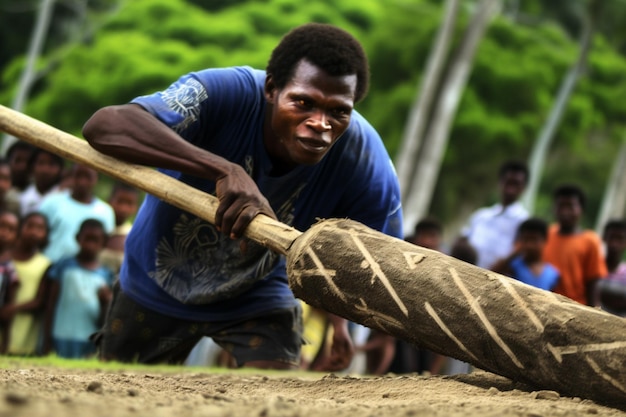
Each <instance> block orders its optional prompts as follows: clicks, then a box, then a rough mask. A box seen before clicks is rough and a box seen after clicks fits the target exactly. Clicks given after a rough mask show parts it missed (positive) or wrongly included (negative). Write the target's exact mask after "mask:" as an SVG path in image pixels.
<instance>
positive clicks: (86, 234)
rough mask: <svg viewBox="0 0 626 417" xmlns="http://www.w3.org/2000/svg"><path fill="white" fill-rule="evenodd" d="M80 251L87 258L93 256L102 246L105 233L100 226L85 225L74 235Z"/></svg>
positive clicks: (104, 241)
mask: <svg viewBox="0 0 626 417" xmlns="http://www.w3.org/2000/svg"><path fill="white" fill-rule="evenodd" d="M76 240H77V241H78V245H79V246H80V251H81V252H82V254H83V255H84V256H86V257H88V258H95V257H96V256H98V253H100V251H101V250H102V249H103V248H104V245H105V243H106V234H105V232H104V230H102V229H101V228H100V227H85V228H84V229H83V230H82V231H81V232H80V233H78V235H77V236H76Z"/></svg>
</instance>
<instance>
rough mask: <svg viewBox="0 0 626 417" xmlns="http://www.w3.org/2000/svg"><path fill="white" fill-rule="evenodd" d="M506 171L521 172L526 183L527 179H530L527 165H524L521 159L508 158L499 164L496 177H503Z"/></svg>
mask: <svg viewBox="0 0 626 417" xmlns="http://www.w3.org/2000/svg"><path fill="white" fill-rule="evenodd" d="M507 172H523V173H524V178H526V183H528V180H529V179H530V172H529V171H528V165H526V162H523V161H518V160H510V161H506V162H504V163H503V164H502V165H500V169H499V170H498V178H503V177H504V175H505V174H506V173H507Z"/></svg>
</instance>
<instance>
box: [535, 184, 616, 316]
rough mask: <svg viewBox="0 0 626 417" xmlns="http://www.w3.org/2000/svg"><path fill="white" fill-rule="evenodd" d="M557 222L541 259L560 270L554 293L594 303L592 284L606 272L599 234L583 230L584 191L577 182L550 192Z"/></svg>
mask: <svg viewBox="0 0 626 417" xmlns="http://www.w3.org/2000/svg"><path fill="white" fill-rule="evenodd" d="M553 199H554V210H555V215H556V219H557V224H555V225H552V226H551V227H550V230H549V231H548V241H547V243H546V246H545V247H544V252H543V254H544V259H545V261H546V262H549V263H551V264H552V265H554V266H555V267H556V268H557V269H558V270H559V271H560V272H561V279H560V281H559V284H558V285H557V286H556V288H555V289H554V291H555V292H557V293H559V294H562V295H565V296H567V297H569V298H571V299H572V300H575V301H578V302H579V303H581V304H587V305H594V287H595V285H596V283H597V281H598V280H599V279H602V278H605V277H606V275H607V269H606V265H605V263H604V256H603V255H602V246H601V241H600V237H599V236H598V235H597V234H596V233H595V232H593V231H592V230H583V229H582V228H581V226H580V220H581V217H582V213H583V211H584V208H585V193H584V192H583V191H582V189H581V188H580V187H578V186H576V185H569V184H568V185H561V186H560V187H558V188H556V189H555V190H554V193H553Z"/></svg>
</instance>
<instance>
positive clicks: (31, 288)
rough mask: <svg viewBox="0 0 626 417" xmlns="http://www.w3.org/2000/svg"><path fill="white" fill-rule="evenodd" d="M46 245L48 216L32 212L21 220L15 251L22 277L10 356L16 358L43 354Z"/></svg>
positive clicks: (17, 297) (15, 260)
mask: <svg viewBox="0 0 626 417" xmlns="http://www.w3.org/2000/svg"><path fill="white" fill-rule="evenodd" d="M47 244H48V222H47V220H46V217H45V216H44V215H43V214H41V213H37V212H32V213H29V214H27V215H26V216H25V217H24V218H22V219H21V221H20V227H19V232H18V236H17V243H16V244H15V249H14V250H13V262H14V264H15V269H16V271H17V274H18V276H19V277H20V287H19V289H18V291H17V295H16V298H15V305H14V307H13V312H14V313H15V317H14V319H13V325H12V327H11V343H10V344H9V353H10V354H13V355H28V356H32V355H36V354H39V353H41V349H40V348H41V346H40V342H41V337H42V331H43V327H42V312H43V310H44V307H45V302H46V295H47V292H46V290H47V287H46V285H45V284H46V281H45V280H44V279H43V277H44V275H45V272H46V270H47V269H48V267H49V266H50V260H49V259H48V258H46V257H45V256H44V255H43V254H42V253H41V251H42V250H43V249H44V248H45V247H46V245H47Z"/></svg>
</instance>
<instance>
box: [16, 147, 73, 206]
mask: <svg viewBox="0 0 626 417" xmlns="http://www.w3.org/2000/svg"><path fill="white" fill-rule="evenodd" d="M64 165H65V162H64V160H63V158H61V157H60V156H58V155H56V154H54V153H52V152H48V151H46V150H44V149H39V148H37V149H35V150H34V151H33V154H32V156H31V158H30V161H29V170H30V171H31V172H32V178H33V182H32V183H31V184H30V185H29V186H28V187H26V189H25V190H24V192H23V193H22V195H21V196H20V216H21V217H24V216H25V215H27V214H28V213H31V212H33V211H35V210H37V209H38V208H39V204H40V203H41V201H42V200H43V198H44V197H45V196H47V195H49V194H51V193H54V192H57V191H59V189H60V188H59V184H60V183H61V176H62V174H63V167H64Z"/></svg>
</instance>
